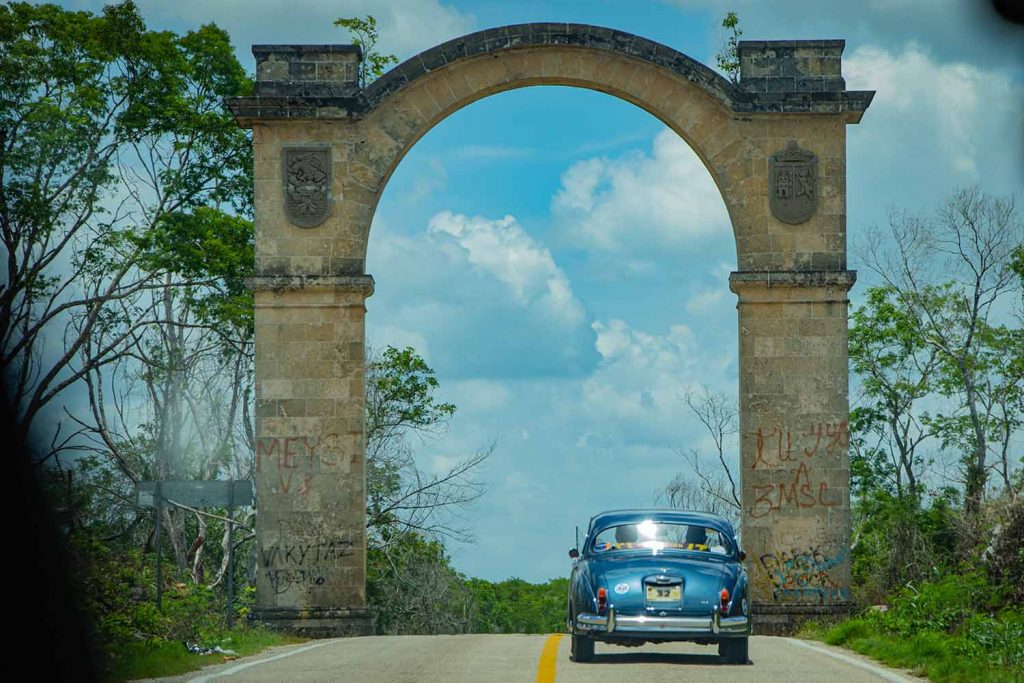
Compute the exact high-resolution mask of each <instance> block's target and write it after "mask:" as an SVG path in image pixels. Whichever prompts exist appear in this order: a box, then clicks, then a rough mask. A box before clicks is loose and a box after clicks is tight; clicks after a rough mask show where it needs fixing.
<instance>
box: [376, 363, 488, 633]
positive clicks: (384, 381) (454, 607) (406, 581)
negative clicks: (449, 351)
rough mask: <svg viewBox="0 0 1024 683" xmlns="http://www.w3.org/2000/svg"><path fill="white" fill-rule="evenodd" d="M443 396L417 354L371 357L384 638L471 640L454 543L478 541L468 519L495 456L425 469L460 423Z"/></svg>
mask: <svg viewBox="0 0 1024 683" xmlns="http://www.w3.org/2000/svg"><path fill="white" fill-rule="evenodd" d="M439 386H440V384H439V382H438V381H437V378H436V376H435V374H434V370H433V369H432V368H431V367H430V366H429V365H428V364H427V363H426V361H425V360H424V359H423V358H422V357H421V356H420V355H419V354H418V353H417V352H416V350H415V349H413V348H411V347H406V348H404V349H397V348H395V347H392V346H389V347H387V348H385V349H384V350H383V351H382V352H373V351H370V352H369V353H368V355H367V362H366V525H367V553H368V555H367V594H368V600H369V602H370V604H371V605H372V606H373V607H374V610H375V612H376V614H377V616H378V621H377V628H378V631H379V632H380V633H462V632H465V631H466V630H468V628H469V624H470V621H471V618H472V596H471V595H470V594H469V592H468V590H467V589H466V588H465V586H464V584H463V581H462V578H461V577H460V576H459V575H458V574H457V572H456V571H455V570H454V569H453V568H452V567H451V564H450V561H449V559H448V556H447V554H446V552H445V547H444V542H445V541H448V540H456V541H469V540H471V537H470V536H469V534H468V533H467V532H466V530H465V529H464V528H462V527H461V526H460V524H459V522H460V517H459V513H460V512H461V511H462V510H463V509H464V508H465V507H466V506H467V505H469V504H470V503H472V502H473V501H475V500H477V499H478V498H479V497H480V496H481V495H483V492H484V485H483V482H482V481H480V480H479V479H478V471H479V470H480V468H481V466H482V465H483V464H484V462H485V461H486V460H487V458H488V457H489V456H490V454H491V452H492V451H493V448H494V446H493V445H491V446H490V447H487V448H483V449H480V450H479V451H477V452H476V453H474V454H473V455H470V456H468V457H466V458H464V459H462V460H460V461H458V462H456V463H455V464H454V465H452V466H451V467H449V468H447V469H445V470H443V471H441V472H425V471H423V470H422V469H421V468H420V467H419V466H418V465H417V462H416V453H415V446H416V445H418V446H420V447H422V446H424V445H427V444H430V443H432V442H433V441H435V440H436V439H437V438H439V437H440V436H441V435H443V433H444V431H445V429H446V428H447V424H448V421H449V419H450V418H451V417H452V416H453V415H454V414H455V406H454V405H452V404H451V403H447V402H442V401H440V400H438V399H437V398H436V396H435V392H436V391H437V389H438V388H439Z"/></svg>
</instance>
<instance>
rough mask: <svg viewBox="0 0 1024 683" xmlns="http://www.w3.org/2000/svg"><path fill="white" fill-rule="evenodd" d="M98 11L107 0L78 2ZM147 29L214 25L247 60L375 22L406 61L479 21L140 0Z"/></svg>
mask: <svg viewBox="0 0 1024 683" xmlns="http://www.w3.org/2000/svg"><path fill="white" fill-rule="evenodd" d="M75 4H76V5H78V6H82V7H86V8H88V9H90V10H92V11H94V12H98V11H100V9H101V8H102V6H103V5H104V4H106V0H87V1H84V2H77V3H75ZM137 4H138V5H139V6H140V8H141V10H142V15H143V17H145V19H146V22H147V24H148V25H150V26H153V27H158V28H164V27H168V26H173V27H175V28H176V29H177V30H187V29H188V28H195V27H196V26H199V25H200V24H204V23H209V22H214V23H216V24H217V25H218V26H220V27H221V28H224V29H226V30H227V31H228V33H229V34H230V36H231V40H232V43H233V44H234V46H235V48H236V49H237V50H238V53H239V56H240V57H241V58H243V59H244V60H246V61H248V60H250V59H251V57H249V54H250V52H249V46H250V45H252V44H253V43H348V42H350V38H349V35H348V33H347V32H346V31H345V30H344V29H342V28H339V27H337V26H334V20H335V19H338V18H339V17H363V16H366V15H367V14H372V15H373V16H374V17H376V19H377V29H378V32H379V34H380V43H379V44H378V45H377V49H378V51H379V52H381V53H383V54H395V55H398V57H399V59H407V58H409V57H412V56H413V55H415V54H418V53H420V52H422V51H423V50H427V49H429V48H431V47H433V46H434V45H437V44H438V43H441V42H444V41H446V40H448V39H450V38H456V37H458V36H461V35H464V34H466V33H470V32H472V31H473V30H474V29H475V28H476V19H475V18H474V17H473V15H471V14H465V13H463V12H461V11H459V10H458V9H456V8H455V7H452V6H451V5H448V4H447V3H442V2H439V0H346V2H343V3H341V2H337V0H303V1H302V2H298V3H296V2H280V1H279V0H216V1H215V2H209V1H208V0H178V1H177V2H173V3H168V2H166V0H137Z"/></svg>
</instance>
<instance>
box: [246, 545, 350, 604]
mask: <svg viewBox="0 0 1024 683" xmlns="http://www.w3.org/2000/svg"><path fill="white" fill-rule="evenodd" d="M354 545H355V541H354V540H353V539H352V538H351V537H346V536H337V537H323V538H317V539H314V540H311V541H304V540H298V539H294V538H292V539H290V540H287V541H284V542H281V543H276V544H274V545H272V546H269V547H266V548H260V550H259V559H260V565H261V566H262V567H263V570H264V571H265V572H266V576H267V580H268V581H269V582H270V585H271V588H273V590H274V592H275V593H277V594H281V593H284V592H286V591H289V590H291V589H293V588H296V587H299V588H305V589H306V590H310V591H311V590H313V589H314V588H316V587H318V586H322V585H324V583H325V582H326V581H327V577H326V574H327V572H328V570H329V569H331V568H334V567H337V566H338V560H340V559H341V558H344V557H349V556H350V555H352V554H353V552H354V551H353V546H354Z"/></svg>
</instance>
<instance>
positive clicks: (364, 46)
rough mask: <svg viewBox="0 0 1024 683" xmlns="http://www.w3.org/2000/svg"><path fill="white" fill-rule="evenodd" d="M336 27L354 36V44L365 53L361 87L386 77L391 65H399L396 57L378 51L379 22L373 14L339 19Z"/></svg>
mask: <svg viewBox="0 0 1024 683" xmlns="http://www.w3.org/2000/svg"><path fill="white" fill-rule="evenodd" d="M334 25H335V26H340V27H341V28H344V29H347V30H348V32H349V33H350V34H352V44H353V45H356V46H358V47H359V49H360V50H362V52H363V61H362V62H361V63H360V64H359V87H360V88H365V87H366V86H368V85H369V84H370V82H371V81H373V80H375V79H377V78H380V77H381V76H382V75H384V71H385V70H386V69H387V68H388V66H389V65H391V64H398V57H396V56H395V55H382V54H381V53H380V52H378V51H377V49H376V48H377V40H378V39H379V37H380V36H379V35H378V33H377V20H376V19H375V18H374V17H373V15H372V14H367V15H366V16H365V17H361V18H360V17H345V18H341V19H337V20H336V21H335V22H334Z"/></svg>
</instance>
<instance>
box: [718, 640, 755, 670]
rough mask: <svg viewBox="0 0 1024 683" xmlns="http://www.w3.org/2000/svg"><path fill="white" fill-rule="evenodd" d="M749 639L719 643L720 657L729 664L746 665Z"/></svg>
mask: <svg viewBox="0 0 1024 683" xmlns="http://www.w3.org/2000/svg"><path fill="white" fill-rule="evenodd" d="M747 640H748V639H747V638H730V639H728V640H723V641H721V642H720V643H718V656H719V657H721V658H722V659H724V660H725V661H726V663H727V664H746V663H747V659H748V652H747Z"/></svg>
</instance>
